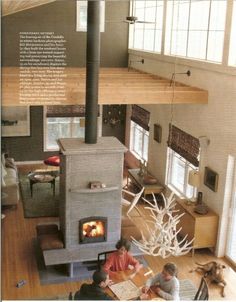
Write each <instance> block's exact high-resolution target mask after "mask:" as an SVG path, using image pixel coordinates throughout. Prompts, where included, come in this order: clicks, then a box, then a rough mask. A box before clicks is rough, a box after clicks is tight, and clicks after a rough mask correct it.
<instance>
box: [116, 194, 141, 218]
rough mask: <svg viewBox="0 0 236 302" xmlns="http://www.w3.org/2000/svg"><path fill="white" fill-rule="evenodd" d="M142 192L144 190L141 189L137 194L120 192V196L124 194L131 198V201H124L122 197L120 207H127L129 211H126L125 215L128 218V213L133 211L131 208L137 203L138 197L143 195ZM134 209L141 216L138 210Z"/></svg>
mask: <svg viewBox="0 0 236 302" xmlns="http://www.w3.org/2000/svg"><path fill="white" fill-rule="evenodd" d="M143 191H144V188H142V190H141V191H140V192H139V193H137V194H135V193H132V192H130V191H127V190H125V189H123V190H122V194H123V195H124V194H127V195H129V196H132V200H131V201H129V200H127V199H125V198H124V197H122V201H121V203H122V205H124V206H129V209H128V211H127V213H126V214H127V216H129V213H130V212H131V211H132V210H133V208H134V207H135V206H136V205H137V203H138V201H139V199H140V197H141V196H142V194H143ZM136 209H137V211H138V212H139V214H140V215H141V213H140V211H139V209H138V208H137V207H136Z"/></svg>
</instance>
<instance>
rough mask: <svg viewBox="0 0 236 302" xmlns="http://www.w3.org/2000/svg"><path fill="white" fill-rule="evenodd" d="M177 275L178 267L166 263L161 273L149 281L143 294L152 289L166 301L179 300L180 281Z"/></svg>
mask: <svg viewBox="0 0 236 302" xmlns="http://www.w3.org/2000/svg"><path fill="white" fill-rule="evenodd" d="M176 275H177V266H176V265H175V264H174V263H166V264H165V265H164V267H163V270H162V272H161V273H158V274H157V275H156V276H155V277H153V278H150V279H148V280H147V282H146V286H145V287H144V288H143V292H144V293H147V292H148V291H149V289H150V287H151V289H152V290H153V291H154V292H155V293H156V294H158V295H159V296H160V297H162V298H163V299H165V300H175V301H177V300H179V280H178V279H177V277H176Z"/></svg>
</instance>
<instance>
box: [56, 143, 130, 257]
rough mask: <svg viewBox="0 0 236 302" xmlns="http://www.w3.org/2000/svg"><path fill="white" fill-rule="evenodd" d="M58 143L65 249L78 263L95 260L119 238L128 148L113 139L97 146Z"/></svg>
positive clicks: (61, 223) (61, 225)
mask: <svg viewBox="0 0 236 302" xmlns="http://www.w3.org/2000/svg"><path fill="white" fill-rule="evenodd" d="M58 144H59V146H60V153H61V154H60V159H61V165H60V169H61V172H60V216H59V217H60V228H61V231H62V233H63V237H64V244H65V248H66V249H67V250H71V251H74V252H76V253H77V261H85V260H86V261H87V260H94V259H96V258H97V254H98V253H100V252H104V251H108V250H113V249H114V248H115V244H116V242H117V241H118V240H119V239H120V234H121V191H122V180H123V160H124V152H125V151H126V147H125V146H123V145H122V144H121V143H120V142H119V141H118V140H117V139H116V138H114V137H101V138H98V142H97V143H96V144H85V143H84V141H83V140H79V139H73V138H65V139H60V140H59V141H58ZM94 183H95V184H96V186H93V184H94ZM99 184H100V186H99Z"/></svg>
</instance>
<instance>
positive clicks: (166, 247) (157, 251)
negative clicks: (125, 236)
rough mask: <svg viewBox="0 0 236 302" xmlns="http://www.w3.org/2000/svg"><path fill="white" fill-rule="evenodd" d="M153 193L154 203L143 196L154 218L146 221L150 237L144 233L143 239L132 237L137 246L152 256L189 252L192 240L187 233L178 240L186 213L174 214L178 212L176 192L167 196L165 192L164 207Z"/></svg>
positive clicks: (179, 254)
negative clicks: (178, 227)
mask: <svg viewBox="0 0 236 302" xmlns="http://www.w3.org/2000/svg"><path fill="white" fill-rule="evenodd" d="M152 195H153V201H154V204H152V203H151V202H149V201H148V200H146V199H145V198H143V200H144V201H145V202H146V203H147V204H148V205H149V206H148V207H145V209H148V210H150V211H151V215H150V216H151V217H152V220H148V221H147V223H146V222H145V226H146V229H147V233H148V237H147V236H144V234H143V232H142V231H141V234H142V240H141V241H137V240H136V239H135V238H133V237H132V239H133V242H134V244H135V245H137V247H138V248H139V249H140V250H141V251H143V252H144V253H146V254H148V255H152V256H161V257H162V258H167V257H169V256H181V255H185V254H187V253H188V252H189V251H190V250H191V249H192V247H191V244H192V242H193V240H194V238H193V239H192V240H191V241H187V240H186V238H187V235H186V236H185V237H184V238H183V239H182V240H181V241H178V239H177V235H178V234H179V232H180V231H181V229H182V228H180V229H177V224H178V223H179V221H180V218H181V217H182V216H183V215H184V213H183V214H179V215H177V214H176V215H173V214H174V213H176V212H178V210H175V209H174V207H175V198H174V193H173V192H172V193H171V195H170V196H169V197H168V198H166V197H165V196H164V195H163V194H162V197H163V200H164V207H160V206H158V204H157V201H156V198H155V195H154V194H152Z"/></svg>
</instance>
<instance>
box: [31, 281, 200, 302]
mask: <svg viewBox="0 0 236 302" xmlns="http://www.w3.org/2000/svg"><path fill="white" fill-rule="evenodd" d="M196 292H197V288H196V287H195V285H194V284H193V283H192V282H191V281H190V280H188V279H185V280H180V301H193V298H194V296H195V293H196ZM68 297H69V293H68V294H59V295H56V296H52V297H43V298H40V299H39V298H37V299H34V300H68ZM157 300H158V299H157Z"/></svg>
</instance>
